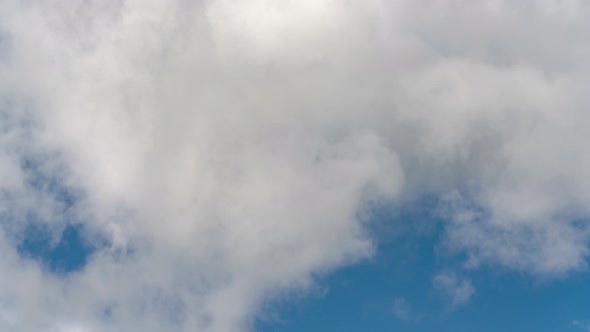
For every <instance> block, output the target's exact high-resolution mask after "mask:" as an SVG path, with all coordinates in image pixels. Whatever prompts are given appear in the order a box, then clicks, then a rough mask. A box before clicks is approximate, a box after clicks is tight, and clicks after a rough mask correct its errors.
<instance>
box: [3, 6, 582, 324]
mask: <svg viewBox="0 0 590 332" xmlns="http://www.w3.org/2000/svg"><path fill="white" fill-rule="evenodd" d="M589 10H590V8H589V5H588V3H587V2H585V1H582V0H580V1H574V0H559V1H558V0H554V1H551V0H548V1H532V0H531V1H518V2H515V1H508V0H506V1H502V0H490V1H458V0H457V1H453V0H452V1H435V0H430V1H429V0H424V1H394V2H391V1H381V0H370V1H340V0H319V1H318V0H314V1H312V0H303V1H301V0H300V1H270V0H242V1H230V0H210V1H180V0H178V1H156V0H147V1H146V0H142V1H135V0H120V1H106V2H105V1H98V0H96V1H94V0H91V1H81V0H80V1H76V0H74V1H71V0H68V1H65V0H48V1H38V2H30V1H16V0H5V1H3V3H2V5H0V174H1V175H2V176H1V177H0V194H1V198H2V200H1V201H0V215H1V216H2V220H3V221H2V223H3V231H2V240H1V241H0V246H1V247H2V252H3V253H5V254H4V255H3V256H2V257H1V258H0V278H1V280H0V327H1V328H2V329H9V330H19V331H47V330H49V331H60V332H61V331H167V330H178V331H211V332H227V331H244V330H248V329H250V328H252V322H253V319H254V318H255V317H256V315H257V314H258V312H259V310H260V308H262V307H263V305H264V304H265V303H266V301H270V300H272V299H273V298H274V297H275V296H277V295H278V294H280V293H283V292H289V291H296V290H301V289H305V288H306V287H308V286H309V285H310V284H311V283H313V281H314V278H315V276H317V275H318V274H322V273H326V272H329V271H331V270H332V269H334V268H337V267H339V266H342V265H344V264H351V263H353V262H355V261H358V260H360V259H363V258H366V257H368V256H370V255H371V253H372V250H373V243H372V241H371V239H370V238H369V236H368V235H367V232H366V223H367V222H369V221H370V218H371V206H373V204H374V203H376V202H378V203H386V204H387V203H396V202H406V201H408V200H411V199H412V198H415V197H419V196H421V195H423V194H434V195H437V196H439V197H441V199H442V202H443V203H442V204H441V206H440V212H441V214H442V215H443V216H445V219H446V220H447V223H446V228H445V229H446V235H447V239H446V242H445V244H446V246H445V247H446V248H448V249H449V250H451V251H456V252H465V253H467V254H468V256H469V257H470V259H469V261H468V262H466V263H467V266H468V267H472V268H475V267H477V266H478V265H479V264H481V263H482V262H486V263H491V264H499V265H502V266H507V267H510V268H514V269H518V270H521V271H524V272H527V273H532V274H538V275H546V276H553V275H560V274H565V273H567V272H569V271H572V270H575V269H582V268H585V267H586V258H587V255H588V242H589V240H590V234H589V229H588V222H587V218H588V216H589V215H590V211H589V210H588V207H589V206H590V204H589V203H590V176H588V175H589V174H588V170H590V153H589V152H590V151H588V149H589V148H588V147H587V145H586V144H584V142H586V141H587V140H588V132H590V131H589V129H590V113H589V112H588V111H587V108H588V98H587V96H588V95H589V94H588V92H589V91H588V87H589V86H590V85H589V83H590V81H589V77H590V76H589V74H590V71H589V68H588V65H587V61H586V59H587V58H588V56H589V55H590V43H589V40H588V36H587V31H588V29H589V28H590V26H588V25H589V24H590V23H589V22H590V20H589V19H588V18H589V14H590V12H589ZM27 161H29V162H27ZM31 161H34V163H32V164H31ZM31 165H35V166H34V167H33V168H31ZM39 174H42V175H43V178H45V179H48V180H47V181H46V182H42V184H43V183H45V185H39V183H36V182H35V181H32V180H31V178H32V177H33V178H34V177H39V176H40V175H39ZM52 181H53V182H52ZM54 182H58V183H60V186H61V187H63V189H59V190H58V189H56V188H55V186H52V185H49V184H50V183H54ZM60 190H61V191H60ZM60 192H61V194H60ZM64 192H68V193H71V195H74V196H75V197H74V198H72V199H64V197H63V193H64ZM32 216H34V217H32ZM29 222H32V223H44V224H46V225H48V226H49V227H50V228H51V229H53V230H54V231H55V234H56V236H59V234H60V231H61V229H63V227H65V224H66V223H79V224H83V225H84V229H85V230H86V232H87V233H88V234H87V236H88V238H89V239H95V238H99V239H100V240H97V242H100V243H101V244H100V245H99V249H98V250H97V251H96V252H95V253H94V254H93V256H92V257H91V258H90V261H89V262H88V264H87V266H86V267H85V268H84V270H83V271H79V272H76V273H73V274H70V275H68V276H67V277H63V276H57V275H52V274H48V273H46V272H45V271H43V270H42V269H41V268H40V266H39V265H38V264H37V263H36V262H33V261H30V260H23V259H22V258H21V257H19V255H18V253H17V251H16V249H15V248H16V244H17V243H18V241H19V239H22V236H23V230H24V228H25V226H26V223H29ZM441 278H442V279H441ZM437 280H438V281H437ZM449 280H451V279H449V278H448V276H447V277H445V276H444V275H443V276H437V277H435V280H434V282H435V284H440V285H443V286H444V285H447V286H448V285H451V286H453V285H454V288H453V287H451V289H460V290H461V289H464V288H465V287H463V285H464V282H462V281H458V280H455V282H454V283H452V282H451V283H449ZM451 281H452V280H451ZM468 286H470V285H468ZM468 288H469V287H468ZM454 298H455V297H454ZM463 298H464V297H458V298H457V301H459V302H461V303H463V302H465V301H462V300H461V299H463ZM467 298H468V296H467ZM458 304H459V303H458Z"/></svg>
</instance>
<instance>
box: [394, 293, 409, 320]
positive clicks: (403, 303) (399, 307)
mask: <svg viewBox="0 0 590 332" xmlns="http://www.w3.org/2000/svg"><path fill="white" fill-rule="evenodd" d="M392 312H393V314H394V315H395V317H397V318H398V319H400V320H404V321H409V320H412V319H414V313H413V312H412V306H411V305H410V303H409V302H408V301H407V300H406V299H405V298H403V297H396V298H395V299H393V308H392Z"/></svg>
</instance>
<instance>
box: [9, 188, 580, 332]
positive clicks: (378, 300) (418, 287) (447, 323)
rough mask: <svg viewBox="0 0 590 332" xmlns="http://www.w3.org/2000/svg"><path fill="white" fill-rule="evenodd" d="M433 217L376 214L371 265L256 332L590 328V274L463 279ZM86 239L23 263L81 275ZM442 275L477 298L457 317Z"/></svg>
mask: <svg viewBox="0 0 590 332" xmlns="http://www.w3.org/2000/svg"><path fill="white" fill-rule="evenodd" d="M435 208H436V200H435V199H434V198H433V197H428V198H425V199H422V200H419V201H418V202H416V203H414V204H412V205H409V206H406V207H405V208H404V209H402V211H401V212H399V211H398V212H395V213H393V212H391V211H389V212H384V211H381V212H378V213H376V215H377V216H376V218H377V219H376V220H372V223H373V227H372V230H371V232H372V233H373V235H374V236H375V238H376V240H377V243H376V254H375V255H374V256H373V257H372V258H370V259H368V260H365V261H363V262H361V263H359V264H355V265H353V266H350V267H346V268H342V269H339V270H337V271H335V272H332V273H328V274H325V275H321V276H318V277H317V281H318V282H317V284H316V285H315V286H314V287H313V288H312V289H309V290H308V291H306V292H304V293H299V294H291V295H285V296H281V297H279V299H275V300H273V301H270V302H269V303H268V304H267V305H266V306H265V307H264V308H265V309H264V311H263V314H262V315H261V316H260V317H259V318H258V319H257V320H256V324H255V328H256V330H257V331H262V332H279V331H281V332H291V331H293V332H295V331H310V332H314V331H318V332H319V331H343V332H356V331H367V330H370V331H375V332H380V331H384V332H385V331H408V332H414V331H415V332H421V331H441V332H445V331H456V332H461V331H466V332H467V331H481V332H487V331H489V332H494V331H540V332H554V331H555V332H557V331H559V332H562V331H571V332H576V331H578V332H580V331H586V330H588V329H589V328H590V319H588V317H590V316H589V311H588V308H589V307H590V282H589V280H590V279H589V276H588V273H587V272H586V271H582V272H578V273H574V274H572V275H568V276H565V277H562V278H557V279H549V280H547V279H543V278H538V277H534V276H531V275H528V274H525V273H518V272H515V271H511V270H509V269H505V268H498V267H494V266H487V267H482V268H479V269H475V270H466V269H462V268H461V259H460V258H459V259H458V258H454V259H452V258H450V257H448V256H446V257H445V256H444V255H442V256H441V255H440V253H439V252H440V248H439V247H440V238H441V236H442V234H441V233H442V230H443V229H444V228H443V227H441V223H444V220H442V219H440V218H436V217H435V215H434V214H433V212H432V211H433V210H434V209H435ZM399 223H403V224H405V225H413V226H406V227H404V228H403V229H402V230H401V231H400V230H398V229H396V228H395V227H394V226H392V225H399ZM83 233H84V230H83V229H81V228H80V226H75V225H73V226H72V225H69V226H67V227H66V228H65V229H64V230H63V232H62V234H61V239H60V240H59V241H58V242H55V243H52V239H51V238H50V236H51V233H50V232H49V231H48V230H46V229H45V230H44V229H40V228H32V229H29V230H27V231H26V232H25V238H24V240H23V241H22V242H21V243H20V245H19V246H18V249H19V254H20V255H21V256H22V257H23V258H25V259H29V260H34V261H37V262H39V263H40V264H41V265H42V266H43V267H44V269H45V270H46V271H47V272H48V273H51V274H56V275H61V276H66V275H68V274H75V273H77V272H79V271H81V270H83V269H84V268H85V265H86V262H87V259H89V258H90V257H91V256H92V254H93V253H94V251H95V250H96V249H97V248H94V247H93V246H92V245H91V244H89V243H88V240H87V239H85V238H83ZM453 261H454V262H453ZM440 271H457V273H460V274H462V275H463V276H465V277H467V278H469V279H470V280H471V281H472V283H473V285H474V286H475V289H476V290H475V294H474V295H473V296H472V297H470V299H469V301H468V302H467V303H464V304H461V305H460V306H457V307H453V306H452V305H451V302H450V300H449V298H448V297H446V296H445V294H444V292H441V290H440V289H437V288H436V287H435V286H434V285H433V276H435V275H437V273H440ZM454 273H455V272H454ZM396 302H397V303H398V305H399V306H398V305H396ZM400 303H403V304H400ZM396 308H400V310H402V311H403V312H402V313H400V312H399V311H398V312H396Z"/></svg>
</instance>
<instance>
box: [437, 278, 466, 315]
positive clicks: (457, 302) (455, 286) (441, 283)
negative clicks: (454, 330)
mask: <svg viewBox="0 0 590 332" xmlns="http://www.w3.org/2000/svg"><path fill="white" fill-rule="evenodd" d="M432 285H433V286H434V288H435V289H438V290H440V291H441V292H443V294H444V295H445V297H446V298H447V299H448V301H449V308H450V309H455V308H457V307H458V306H461V305H464V304H467V303H468V302H469V301H470V300H471V297H472V296H473V295H474V294H475V289H474V288H473V285H472V284H471V281H470V280H467V279H458V278H457V276H456V275H455V274H454V273H440V274H438V275H436V276H435V277H434V278H433V279H432Z"/></svg>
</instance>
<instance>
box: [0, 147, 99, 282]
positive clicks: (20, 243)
mask: <svg viewBox="0 0 590 332" xmlns="http://www.w3.org/2000/svg"><path fill="white" fill-rule="evenodd" d="M20 167H21V170H22V173H23V174H24V181H25V183H24V184H25V186H26V187H27V188H28V189H29V190H31V191H32V192H33V193H35V194H36V195H39V196H40V197H42V199H44V200H49V201H51V206H52V207H53V209H54V211H52V213H51V217H50V218H51V219H52V220H46V219H45V218H46V216H45V215H44V214H43V213H40V212H39V211H36V210H35V209H34V208H33V209H30V210H28V211H26V212H25V213H24V215H23V214H21V213H16V214H14V215H4V216H3V218H2V219H3V220H2V226H3V227H4V228H7V227H8V230H9V232H8V234H10V236H12V237H14V238H13V239H12V242H13V243H14V244H15V246H16V251H17V253H18V254H19V256H20V257H21V258H23V259H26V260H33V261H36V262H37V263H38V264H39V265H40V266H41V267H42V268H43V269H44V270H46V271H49V272H51V273H55V274H68V273H71V272H76V271H79V270H81V269H83V268H84V267H85V266H86V264H87V261H88V259H89V257H90V256H91V255H92V254H93V253H94V252H95V251H96V250H97V249H98V247H99V246H102V245H106V243H105V242H104V240H103V239H100V238H96V239H89V238H88V235H87V234H86V233H87V232H86V228H85V227H84V225H83V222H82V221H81V220H77V218H79V216H77V215H76V213H75V212H73V211H74V210H75V208H76V204H78V203H79V201H80V198H81V197H82V193H81V191H80V190H76V189H75V188H73V187H71V186H69V185H68V184H66V183H65V174H66V173H67V170H66V169H65V167H64V166H63V165H62V163H61V162H60V160H59V156H56V155H55V154H52V153H45V154H44V153H37V154H34V155H29V156H26V157H21V163H20ZM23 217H24V219H22V218H23ZM11 219H16V220H11Z"/></svg>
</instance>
